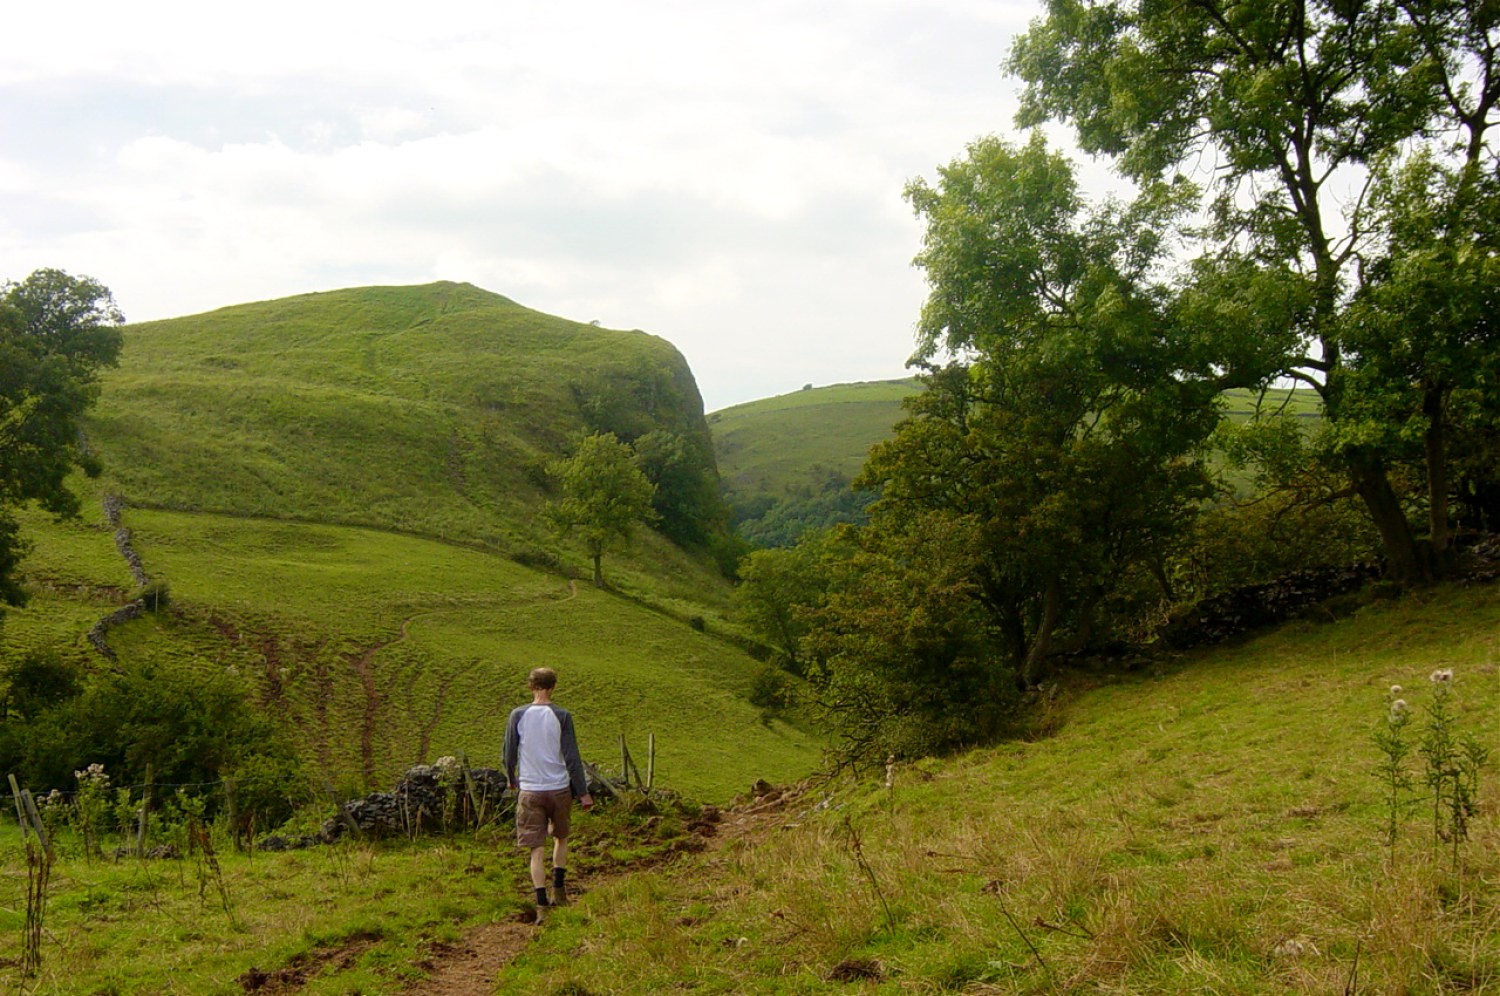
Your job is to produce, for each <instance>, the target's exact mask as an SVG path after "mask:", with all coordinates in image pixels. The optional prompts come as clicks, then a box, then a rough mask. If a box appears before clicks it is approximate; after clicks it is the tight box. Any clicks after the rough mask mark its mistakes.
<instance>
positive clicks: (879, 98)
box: [0, 0, 1037, 408]
mask: <svg viewBox="0 0 1500 996" xmlns="http://www.w3.org/2000/svg"><path fill="white" fill-rule="evenodd" d="M1036 13H1037V11H1036V9H1035V8H1034V7H1033V6H1032V5H1031V4H1029V3H1024V4H1023V3H990V2H978V0H972V2H971V0H947V2H940V3H931V2H927V3H917V2H915V0H859V2H854V0H835V2H828V3H821V4H816V5H813V4H806V3H800V2H794V0H771V2H765V3H757V4H732V5H731V4H716V3H704V2H702V0H697V2H685V0H643V2H639V3H634V4H620V3H618V2H607V0H579V2H575V3H570V4H567V5H547V4H535V3H526V4H522V3H519V2H515V0H504V2H499V3H494V2H491V3H477V2H461V0H436V2H431V3H427V4H423V5H417V6H413V5H411V4H409V3H401V4H397V3H388V2H375V3H370V4H363V5H361V6H360V7H359V8H357V11H356V10H355V9H353V8H349V7H347V6H346V5H342V4H337V5H336V4H327V3H318V2H316V0H315V2H311V3H309V2H306V0H304V2H301V3H290V2H283V0H272V2H266V3H261V4H256V5H237V6H233V7H224V6H220V7H212V8H205V7H203V6H202V5H201V4H197V3H192V4H190V3H175V2H174V3H163V2H156V0H147V2H142V3H136V4H124V5H122V4H118V3H102V2H97V0H85V2H83V3H81V4H68V5H45V4H31V5H26V6H24V7H23V8H20V9H18V10H17V11H12V12H8V14H7V34H8V37H9V40H8V43H7V49H8V51H7V58H6V59H5V60H4V61H3V62H0V133H4V134H6V135H7V139H8V141H7V142H6V143H5V145H4V147H3V148H0V219H4V221H3V222H0V277H6V276H9V277H19V276H22V275H24V274H25V273H27V272H29V271H30V270H31V269H34V268H36V267H38V266H60V267H62V268H65V269H69V270H72V271H75V272H81V273H89V274H91V275H93V276H95V277H98V278H99V279H101V280H103V281H104V282H105V283H106V284H108V285H109V286H110V287H111V288H113V289H114V291H115V293H116V296H117V298H118V299H119V300H120V302H121V304H122V307H124V309H125V310H126V313H127V315H128V316H129V317H131V318H132V319H136V320H143V319H147V318H155V317H167V316H172V315H180V314H189V313H193V312H195V311H200V310H206V309H210V308H215V307H219V306H222V305H226V304H232V303H238V302H242V301H247V300H256V299H260V298H265V297H278V296H284V295H289V294H297V293H304V292H307V291H313V290H326V289H330V288H333V287H339V286H351V285H358V284H365V283H420V282H425V281H429V280H433V279H439V278H441V279H453V280H467V281H470V282H472V283H475V284H478V285H480V286H482V287H485V288H487V289H490V290H494V291H497V292H499V293H502V294H505V295H507V296H509V297H512V298H514V299H516V300H518V301H520V302H521V303H523V304H526V305H528V306H530V307H534V308H538V309H540V310H544V311H551V312H553V313H556V314H561V315H564V316H566V317H569V318H574V319H577V320H580V321H588V320H590V319H598V320H600V321H602V322H603V323H604V324H606V325H611V326H617V327H625V328H632V327H639V328H643V329H645V330H647V331H650V332H654V333H657V334H659V335H663V336H665V337H666V338H668V339H670V340H671V341H673V342H674V343H675V344H676V345H677V346H678V347H679V348H680V349H682V351H683V352H684V354H685V355H687V357H688V359H689V361H690V362H691V363H692V364H693V367H694V371H695V374H696V375H697V377H698V380H699V383H700V386H701V387H702V389H703V391H704V394H705V400H706V401H707V403H708V405H709V407H710V408H714V407H722V406H724V405H727V404H732V403H736V402H739V401H744V400H748V399H750V398H753V397H757V396H762V395H765V394H770V393H776V392H779V391H784V390H795V389H796V388H797V387H800V386H801V385H802V384H803V383H806V382H809V381H810V382H814V383H830V382H834V381H839V380H855V379H870V378H873V377H880V376H899V375H901V374H902V373H903V366H902V365H903V363H904V361H905V359H906V357H907V355H908V354H909V352H910V350H911V346H912V325H913V323H914V321H915V319H916V313H917V309H918V308H919V307H920V303H921V298H922V285H921V279H920V274H917V273H915V272H914V271H912V270H911V268H910V266H909V262H910V259H911V257H912V256H913V255H914V253H915V252H916V250H917V248H918V243H919V240H920V229H919V227H918V226H917V224H916V223H915V221H914V220H913V219H912V217H911V214H910V212H909V210H908V209H907V207H906V205H905V204H904V202H903V201H902V198H901V190H902V187H903V185H904V184H905V183H906V181H907V180H909V179H910V178H911V177H913V176H916V175H919V174H923V175H931V174H932V172H933V171H934V169H935V168H936V166H937V165H938V164H939V163H943V162H947V161H948V160H950V159H952V158H954V157H956V156H958V155H961V154H962V152H963V146H964V144H965V143H966V142H968V141H969V140H971V139H973V138H974V137H977V136H978V135H980V134H982V133H987V132H995V131H1001V132H1003V131H1005V130H1007V129H1008V127H1009V121H1010V117H1011V115H1012V113H1013V110H1014V98H1013V93H1012V92H1013V90H1014V85H1013V84H1012V83H1011V82H1010V81H1008V80H1006V79H1004V78H1003V77H1002V75H1001V73H1000V71H999V69H998V65H999V63H1000V62H1001V60H1002V59H1003V58H1004V56H1005V54H1006V49H1007V48H1008V46H1009V40H1010V36H1011V34H1012V33H1013V32H1014V31H1016V30H1018V29H1020V28H1022V27H1024V25H1025V22H1026V20H1027V19H1028V18H1030V17H1032V16H1034V15H1035V14H1036Z"/></svg>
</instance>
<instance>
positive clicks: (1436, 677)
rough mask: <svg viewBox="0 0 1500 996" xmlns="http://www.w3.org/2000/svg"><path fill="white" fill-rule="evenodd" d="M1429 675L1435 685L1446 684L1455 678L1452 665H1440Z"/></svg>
mask: <svg viewBox="0 0 1500 996" xmlns="http://www.w3.org/2000/svg"><path fill="white" fill-rule="evenodd" d="M1427 677H1428V679H1429V680H1430V681H1431V682H1432V683H1433V684H1434V685H1446V684H1448V683H1449V682H1451V681H1452V680H1453V669H1452V668H1451V667H1440V668H1438V669H1437V670H1436V671H1434V672H1432V673H1431V674H1429V675H1428V676H1427Z"/></svg>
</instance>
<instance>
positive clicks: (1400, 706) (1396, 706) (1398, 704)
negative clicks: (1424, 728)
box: [1391, 699, 1408, 723]
mask: <svg viewBox="0 0 1500 996" xmlns="http://www.w3.org/2000/svg"><path fill="white" fill-rule="evenodd" d="M1407 708H1408V707H1407V705H1406V700H1405V699H1397V700H1396V701H1394V702H1392V703H1391V722H1392V723H1394V722H1397V721H1398V720H1401V719H1403V718H1404V717H1405V716H1406V712H1407Z"/></svg>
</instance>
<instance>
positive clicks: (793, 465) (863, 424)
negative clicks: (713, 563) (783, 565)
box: [708, 380, 920, 546]
mask: <svg viewBox="0 0 1500 996" xmlns="http://www.w3.org/2000/svg"><path fill="white" fill-rule="evenodd" d="M917 390H920V388H919V387H918V385H917V382H916V381H914V380H891V381H868V382H863V383H856V384H835V385H833V386H830V387H816V388H815V387H808V388H804V389H803V390H801V391H795V392H793V393H791V394H781V395H777V396H776V397H774V398H764V399H762V400H759V401H751V402H748V403H746V404H742V405H735V406H734V407H732V408H725V409H722V410H720V411H716V412H714V413H712V414H711V415H709V417H708V424H709V428H710V430H711V431H712V432H713V442H714V454H715V457H716V459H717V461H718V466H719V475H720V479H721V480H722V481H723V484H724V494H725V498H726V500H727V501H728V502H729V505H730V508H731V510H732V512H733V514H734V516H735V520H736V523H737V524H738V526H739V528H740V530H741V532H742V533H744V535H745V536H746V537H747V538H748V539H750V540H751V541H752V542H756V543H761V544H765V545H770V546H779V545H786V544H789V543H791V542H793V541H795V539H796V537H797V536H798V535H799V534H800V533H801V532H802V531H803V530H805V529H808V528H820V527H824V526H828V525H832V524H833V523H835V522H851V521H857V520H858V518H859V512H860V509H861V508H862V503H861V502H859V501H858V500H857V496H855V495H853V494H851V493H850V491H849V482H850V481H851V480H852V479H853V478H854V475H855V474H856V473H858V472H859V469H860V467H861V466H863V465H864V462H865V457H866V455H867V454H868V453H869V451H870V447H871V446H873V445H875V444H876V443H878V442H880V441H881V440H883V439H886V438H888V437H889V436H890V435H891V431H892V429H893V428H894V426H895V424H896V423H897V422H898V421H900V420H901V417H902V415H903V414H904V413H903V411H902V408H901V400H902V399H903V398H905V397H906V396H907V395H909V394H912V393H914V392H915V391H917Z"/></svg>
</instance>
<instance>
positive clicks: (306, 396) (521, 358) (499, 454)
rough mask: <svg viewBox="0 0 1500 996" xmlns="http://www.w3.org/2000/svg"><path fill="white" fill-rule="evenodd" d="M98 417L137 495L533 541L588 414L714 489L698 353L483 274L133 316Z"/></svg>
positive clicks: (116, 483)
mask: <svg viewBox="0 0 1500 996" xmlns="http://www.w3.org/2000/svg"><path fill="white" fill-rule="evenodd" d="M125 332H126V342H125V352H124V356H123V360H122V363H121V366H120V369H119V370H117V371H114V372H112V373H111V374H110V375H109V376H108V377H107V378H106V380H105V385H104V395H103V397H102V399H101V400H100V403H99V405H98V408H97V410H96V411H95V413H94V415H93V417H92V418H91V419H90V420H89V423H88V427H87V428H88V434H89V438H90V441H91V442H92V444H93V446H94V448H95V449H96V450H97V451H98V452H99V453H100V455H101V456H102V457H103V459H104V461H105V464H106V466H107V467H108V471H109V480H110V486H111V487H112V488H113V489H114V490H116V491H117V492H118V493H119V494H121V495H122V496H123V497H124V498H125V500H126V501H127V503H129V504H132V505H149V506H153V507H161V508H175V509H188V510H195V511H215V512H230V513H234V514H239V515H261V516H268V517H272V518H282V519H304V520H312V521H318V522H337V523H344V524H354V525H368V526H379V527H384V528H395V529H401V530H405V531H410V532H415V533H420V534H424V535H430V536H438V537H442V538H444V539H449V540H457V541H461V542H473V543H482V544H485V545H487V546H492V547H495V548H498V549H501V550H505V551H511V552H518V551H524V550H528V549H532V548H534V547H535V546H536V545H537V544H538V543H539V542H540V540H539V539H538V536H537V534H536V529H535V527H534V525H533V518H534V513H535V509H536V506H537V503H538V501H539V500H540V499H541V497H542V496H543V493H544V486H545V484H546V480H545V473H544V468H545V466H546V464H547V462H548V461H549V460H551V459H553V458H555V457H557V456H559V455H560V454H562V453H563V452H564V450H565V449H566V447H567V446H568V445H569V443H570V441H571V440H573V439H575V438H576V437H578V436H579V435H581V434H583V433H585V432H588V431H612V432H615V433H616V434H617V435H619V436H621V437H622V438H624V439H626V440H628V441H629V440H634V439H635V438H637V437H639V436H642V435H645V434H646V433H649V432H652V431H664V432H669V433H672V434H675V435H677V436H679V437H680V438H681V439H682V440H684V441H685V443H686V449H687V450H688V451H689V452H690V453H691V454H692V456H693V458H694V459H695V460H696V465H695V467H694V468H693V469H694V475H695V483H706V486H707V490H708V491H709V492H710V493H711V492H712V491H713V475H714V471H713V463H712V452H711V445H712V444H711V441H710V439H709V436H708V430H707V427H706V425H705V424H704V422H703V402H702V399H701V398H700V396H699V394H698V389H697V385H696V383H695V382H694V380H693V377H692V372H691V371H690V370H689V369H688V366H687V363H686V361H685V360H684V359H683V358H682V355H681V354H680V353H679V352H678V351H677V350H676V348H674V347H673V346H672V345H671V344H670V343H668V342H666V341H665V340H663V339H660V338H658V337H656V336H653V335H647V334H646V333H644V332H639V331H631V332H622V331H615V330H610V329H601V328H597V327H594V326H591V325H587V324H582V323H579V322H572V321H568V320H566V319H562V318H556V317H553V316H551V315H544V314H541V313H540V312H536V311H532V310H531V309H529V308H524V307H522V306H521V305H519V304H516V303H515V302H514V301H511V300H509V299H507V298H505V297H502V296H500V295H498V294H493V293H489V292H487V291H483V290H480V289H479V288H476V287H473V286H470V285H468V284H453V283H446V282H445V283H435V284H428V285H425V286H419V287H369V288H359V289H352V290H342V291H333V292H329V293H323V294H308V295H303V296H300V297H292V298H286V299H284V300H278V301H267V302H262V303H258V304H246V305H239V306H235V307H229V308H223V309H220V310H218V311H213V312H209V313H207V314H203V315H193V316H189V317H185V318H175V319H170V320H167V321H158V322H149V323H145V324H140V325H132V326H128V327H127V328H126V330H125Z"/></svg>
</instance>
